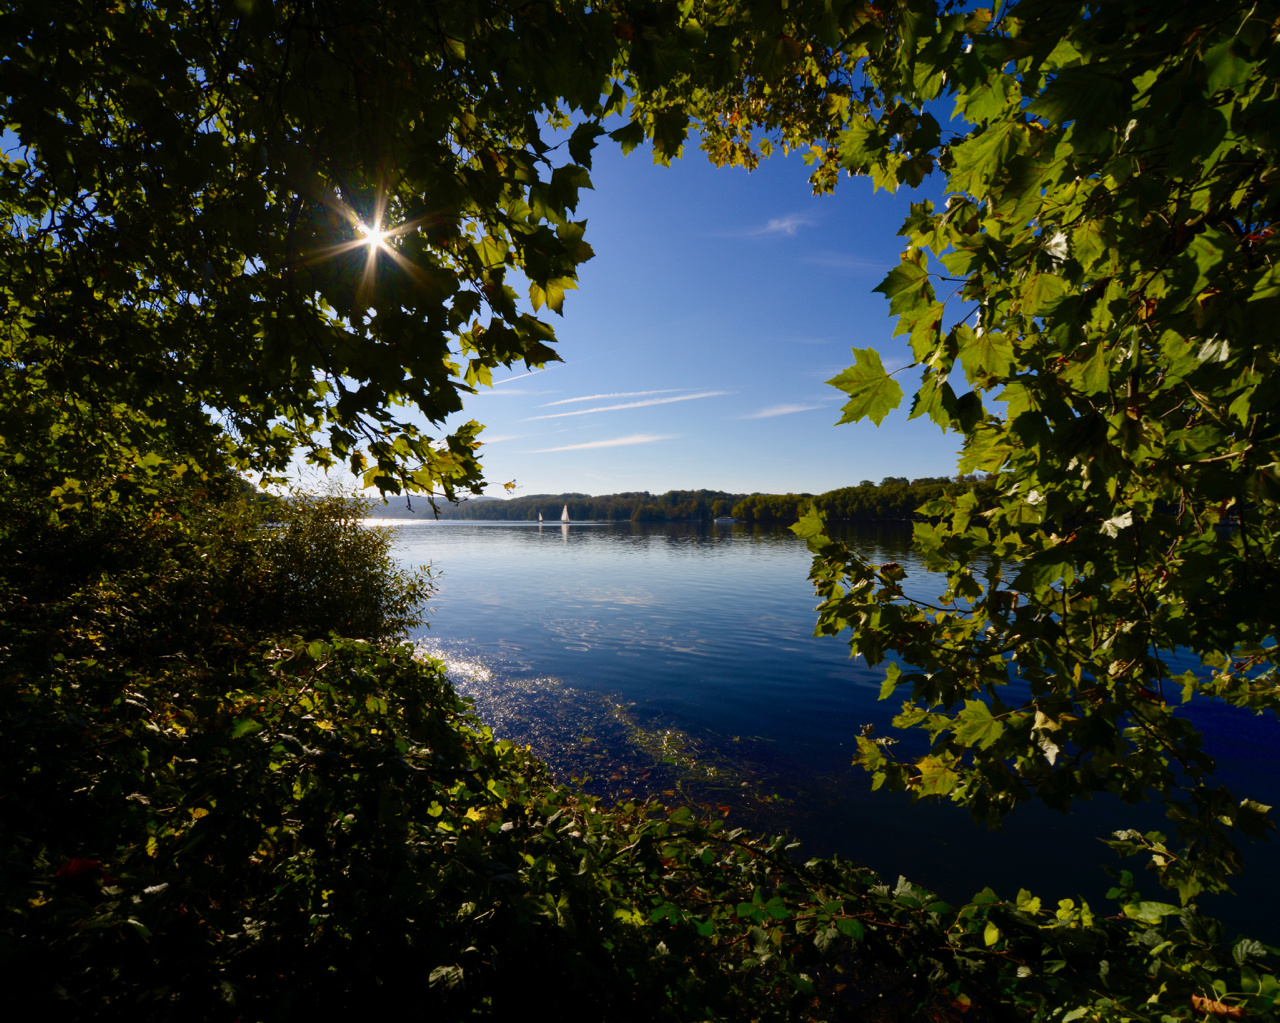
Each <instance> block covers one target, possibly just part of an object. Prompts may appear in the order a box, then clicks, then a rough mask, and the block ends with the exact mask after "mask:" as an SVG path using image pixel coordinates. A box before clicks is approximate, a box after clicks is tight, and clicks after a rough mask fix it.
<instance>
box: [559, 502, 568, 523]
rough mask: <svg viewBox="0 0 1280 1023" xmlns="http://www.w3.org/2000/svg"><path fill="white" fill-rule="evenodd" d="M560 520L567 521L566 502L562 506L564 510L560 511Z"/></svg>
mask: <svg viewBox="0 0 1280 1023" xmlns="http://www.w3.org/2000/svg"><path fill="white" fill-rule="evenodd" d="M560 521H561V522H568V521H569V506H568V505H567V504H566V505H565V506H564V511H562V512H561V513H560Z"/></svg>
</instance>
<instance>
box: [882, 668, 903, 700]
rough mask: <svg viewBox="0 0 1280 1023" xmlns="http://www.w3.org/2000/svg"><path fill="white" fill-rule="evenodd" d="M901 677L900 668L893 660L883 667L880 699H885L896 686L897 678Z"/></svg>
mask: <svg viewBox="0 0 1280 1023" xmlns="http://www.w3.org/2000/svg"><path fill="white" fill-rule="evenodd" d="M901 677H902V669H901V668H899V667H898V666H897V664H895V663H894V662H893V661H890V662H889V666H888V668H886V669H885V673H884V681H883V682H881V683H880V699H882V700H887V699H888V698H889V697H890V695H892V693H893V691H894V690H895V689H896V688H897V687H898V679H899V678H901Z"/></svg>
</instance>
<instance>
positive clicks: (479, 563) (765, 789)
mask: <svg viewBox="0 0 1280 1023" xmlns="http://www.w3.org/2000/svg"><path fill="white" fill-rule="evenodd" d="M393 528H395V529H396V531H397V543H396V553H397V556H398V557H399V558H400V559H401V560H402V562H403V563H405V564H407V565H420V564H425V563H428V562H430V563H431V564H432V566H433V568H434V570H435V571H436V572H437V580H436V581H437V585H438V591H437V593H436V596H435V598H434V599H433V600H432V602H431V605H432V607H433V609H434V610H433V613H432V614H431V615H430V616H429V619H428V621H429V627H428V628H426V629H424V630H422V631H421V632H420V634H419V636H418V637H416V638H418V639H420V640H421V641H422V642H423V643H424V645H426V646H427V647H428V648H429V649H431V650H432V652H434V653H436V654H437V656H440V657H442V658H443V659H444V660H446V662H448V664H449V666H450V677H451V678H452V679H453V681H454V683H455V685H457V686H458V688H459V689H460V690H461V691H462V692H463V693H465V694H467V695H471V696H473V697H474V698H475V699H476V706H477V709H478V710H479V712H480V713H481V714H482V716H483V717H485V719H486V720H487V721H489V722H490V723H491V724H492V725H493V727H494V731H495V733H496V734H498V735H499V736H500V737H510V738H512V739H514V740H516V741H520V742H531V743H532V744H533V745H534V748H535V750H536V751H538V752H539V753H540V754H542V755H543V756H545V757H546V758H547V759H548V760H549V762H550V763H551V764H552V765H553V767H556V768H558V769H559V770H560V772H561V773H573V774H576V775H581V774H584V773H594V772H593V770H592V769H593V767H595V768H596V769H598V770H599V772H600V775H601V777H600V778H599V779H598V781H597V789H598V790H599V789H600V786H603V789H602V790H603V791H606V792H608V793H609V794H615V795H616V794H622V793H627V792H630V793H632V794H634V795H637V796H641V795H648V794H652V790H658V791H661V786H662V785H664V784H670V783H671V781H670V778H666V779H665V780H664V778H663V776H662V775H661V774H660V772H659V773H654V774H645V772H644V770H643V768H642V767H640V766H639V765H637V764H634V763H633V764H632V765H631V766H630V768H629V767H628V766H627V764H626V763H625V762H623V763H621V765H620V764H619V762H618V760H617V757H616V755H611V756H603V755H602V754H600V753H599V752H595V753H593V752H592V750H597V751H598V750H599V749H601V748H603V747H602V746H600V745H599V743H598V742H596V743H594V744H593V741H592V739H591V737H592V736H593V735H595V734H596V733H597V732H600V733H601V734H604V733H603V732H602V731H601V730H602V729H606V730H607V726H606V725H604V724H602V720H603V719H604V718H606V717H608V713H607V711H608V709H610V708H613V707H615V706H621V707H623V708H625V709H626V715H625V720H627V721H630V722H634V723H637V724H639V725H640V726H642V728H643V729H644V730H645V731H646V733H647V734H648V735H649V736H650V737H652V736H654V735H659V736H661V735H663V734H665V733H666V732H668V731H669V732H672V733H676V734H678V735H680V736H682V737H683V738H682V740H681V741H683V742H685V743H686V744H689V748H691V749H693V750H694V751H695V752H696V759H697V760H698V761H700V762H701V764H702V765H703V766H704V767H706V765H714V766H712V767H710V768H707V769H708V770H709V771H711V772H713V773H714V772H717V771H718V772H719V773H718V774H716V779H721V780H722V783H723V785H725V786H733V787H734V793H736V794H738V795H739V796H740V797H741V798H739V799H736V800H735V799H731V798H729V796H728V795H724V793H722V796H723V798H724V799H725V801H726V805H727V806H730V807H732V808H733V809H732V810H731V811H730V812H731V814H732V815H735V816H739V819H741V816H740V815H743V814H745V816H746V817H747V818H748V819H746V820H743V822H744V823H754V824H757V825H760V826H773V827H784V828H786V829H787V830H789V831H791V832H792V833H793V834H795V835H796V836H797V837H798V838H799V839H800V840H801V841H802V843H803V849H804V850H805V851H806V852H809V853H811V854H813V855H829V854H831V853H833V852H838V853H840V854H841V855H842V856H846V857H849V858H850V859H853V860H855V861H857V862H860V863H863V864H865V865H867V866H870V867H873V868H874V869H876V870H878V871H880V872H881V873H883V874H885V875H887V876H890V877H896V876H897V875H898V874H904V875H906V876H907V877H909V878H910V879H912V880H914V881H916V882H918V883H922V884H925V885H928V886H930V887H932V888H934V889H935V890H937V891H939V892H940V893H941V894H943V895H944V896H946V897H950V898H964V897H967V896H969V895H971V894H972V893H973V892H975V891H977V890H979V889H981V888H982V887H983V886H985V885H988V884H990V885H993V886H994V887H995V888H996V889H997V890H998V891H999V892H1000V893H1001V894H1003V895H1012V894H1014V893H1016V891H1017V890H1018V888H1020V887H1024V888H1028V889H1031V890H1033V891H1035V892H1037V893H1038V894H1042V895H1044V896H1052V897H1054V898H1059V897H1065V896H1076V895H1083V896H1084V897H1086V898H1088V899H1090V901H1095V900H1096V901H1097V902H1102V901H1104V900H1103V893H1104V892H1105V891H1106V889H1107V887H1108V886H1109V883H1110V882H1109V879H1108V878H1107V877H1106V875H1105V874H1104V873H1103V872H1102V870H1101V868H1100V866H1099V864H1106V863H1110V862H1112V861H1111V859H1110V856H1111V854H1110V853H1109V852H1108V851H1107V850H1105V849H1103V848H1102V847H1100V846H1099V844H1098V837H1099V836H1105V835H1106V834H1107V833H1108V832H1110V831H1113V830H1115V829H1116V828H1120V827H1139V828H1141V829H1143V830H1148V829H1151V828H1162V829H1163V826H1164V824H1165V823H1166V822H1165V821H1164V820H1163V818H1162V816H1161V815H1160V814H1159V812H1158V811H1156V810H1154V809H1153V808H1152V807H1125V806H1123V805H1121V804H1119V803H1118V802H1115V801H1113V800H1108V799H1103V798H1099V799H1095V800H1093V801H1092V802H1091V803H1088V804H1081V809H1080V811H1078V812H1076V813H1073V814H1072V815H1071V816H1070V817H1067V816H1063V815H1061V814H1058V813H1055V812H1053V811H1049V810H1047V809H1045V808H1043V807H1040V806H1031V807H1027V808H1024V809H1020V810H1019V811H1018V812H1017V814H1016V815H1015V816H1014V817H1013V818H1011V819H1010V820H1009V822H1008V823H1007V824H1006V826H1005V828H1004V830H1003V831H1001V832H998V833H991V832H987V831H985V830H984V829H981V828H979V827H977V826H975V825H974V824H972V823H971V822H970V819H969V817H968V814H967V813H966V812H965V811H963V810H961V809H958V808H956V807H953V806H951V805H950V804H936V803H917V804H912V803H911V802H910V801H909V800H908V799H907V798H906V797H905V796H902V795H896V794H891V793H873V792H870V791H869V776H867V775H866V774H865V773H864V772H862V771H861V769H855V768H852V767H851V766H850V759H851V757H852V751H853V748H854V736H856V735H857V734H858V732H859V730H860V729H861V728H862V726H863V725H865V724H868V723H870V724H874V725H875V726H876V728H877V731H879V732H880V733H881V734H884V733H885V732H888V731H890V729H889V727H888V725H889V719H890V718H891V717H892V716H893V714H894V713H895V712H896V710H897V709H898V704H897V702H895V701H893V700H890V701H886V702H880V701H879V700H878V699H877V697H878V693H879V688H880V681H881V678H882V677H883V676H882V671H881V669H880V668H868V667H867V665H866V664H865V662H863V661H861V660H851V659H850V658H849V656H848V647H847V646H846V645H845V644H844V643H842V642H841V641H839V640H834V639H817V638H814V637H813V635H812V632H813V626H814V621H815V615H814V612H813V607H814V604H815V603H816V599H815V597H814V595H813V590H812V587H811V585H810V583H809V581H808V578H807V576H808V567H809V554H808V552H807V551H806V550H805V547H804V544H803V542H801V541H800V540H798V539H797V538H796V537H794V536H793V535H792V534H791V533H790V532H788V531H785V530H763V529H758V528H752V527H748V526H743V525H741V524H735V525H721V526H713V525H701V524H694V523H688V524H686V523H660V524H644V525H641V524H632V523H619V524H612V523H610V524H604V523H601V524H595V523H573V524H571V525H569V526H568V527H567V528H566V527H562V526H561V525H560V524H559V523H554V524H547V525H545V526H539V525H538V524H537V523H502V522H493V523H490V522H458V521H448V522H409V523H404V524H396V525H394V527H393ZM849 538H850V539H852V540H853V541H854V542H855V544H856V545H857V548H858V549H859V550H860V551H861V553H862V554H863V555H864V556H866V557H869V558H870V559H871V560H873V561H880V562H884V561H898V562H901V563H902V564H904V565H905V566H906V567H907V568H908V569H909V570H912V569H914V572H913V575H914V576H916V577H923V576H925V573H924V572H923V571H922V570H921V569H920V568H919V566H918V563H916V562H915V559H914V558H913V556H912V554H911V551H910V547H909V540H910V532H909V529H908V528H907V527H905V526H903V527H899V526H896V525H893V526H888V527H883V528H868V527H862V528H861V529H860V530H859V531H857V532H856V533H851V534H849ZM917 585H919V587H920V590H919V594H918V595H920V596H927V597H932V596H934V595H936V594H935V592H934V590H935V588H934V587H932V586H930V585H929V583H928V580H927V579H924V578H922V579H921V580H920V582H919V583H918V584H917ZM1196 720H1197V723H1198V724H1200V726H1201V727H1202V728H1203V729H1204V730H1205V731H1206V734H1207V735H1208V739H1209V741H1208V748H1209V751H1210V752H1211V754H1212V755H1214V756H1215V757H1216V758H1217V759H1218V762H1219V765H1220V772H1221V774H1222V776H1223V780H1224V781H1225V782H1227V783H1228V784H1230V785H1231V786H1232V788H1233V791H1237V792H1238V793H1240V794H1242V795H1243V794H1245V793H1246V792H1247V794H1248V795H1250V796H1252V797H1253V798H1256V799H1259V800H1261V801H1263V802H1264V803H1269V804H1272V805H1275V804H1276V803H1277V802H1280V769H1278V766H1277V760H1278V758H1277V756H1276V749H1277V747H1276V739H1277V734H1278V730H1277V726H1276V722H1275V721H1274V720H1272V719H1264V718H1256V717H1253V716H1251V715H1246V714H1241V713H1237V712H1235V711H1234V710H1232V709H1229V708H1227V709H1224V708H1206V709H1205V710H1202V711H1198V712H1197V714H1196ZM619 727H620V726H618V725H617V724H616V723H615V725H614V731H615V732H616V731H617V730H618V728H619ZM624 730H625V729H624ZM909 741H913V740H909ZM908 748H909V747H908ZM592 757H594V758H595V759H594V760H593V759H592ZM740 779H748V780H749V781H748V786H747V788H749V789H750V790H751V791H759V792H762V793H765V794H766V798H765V799H764V801H763V802H759V801H756V802H754V803H752V804H751V805H748V803H750V802H751V801H749V800H748V801H747V803H744V802H743V800H744V799H745V792H739V791H738V789H739V787H741V786H742V781H741V780H740ZM708 784H709V785H710V788H705V787H704V790H702V791H701V793H700V794H701V795H702V796H704V797H707V796H708V794H709V796H710V801H712V802H715V801H716V799H717V797H716V795H715V788H714V786H715V781H714V780H713V781H712V782H710V783H708ZM727 791H728V789H725V792H727ZM772 793H776V794H777V796H778V798H777V799H769V798H768V795H769V794H772ZM753 814H754V815H755V817H756V818H758V819H750V818H751V817H752V815H753ZM1166 830H1167V829H1166ZM1246 856H1247V861H1248V865H1249V873H1248V874H1247V875H1246V877H1245V879H1244V880H1243V881H1242V882H1241V884H1240V885H1238V886H1237V890H1238V891H1239V892H1240V893H1241V895H1242V896H1244V898H1241V899H1239V900H1235V899H1230V900H1225V901H1222V902H1218V903H1216V904H1214V905H1212V906H1211V907H1207V908H1211V909H1212V910H1213V911H1215V912H1218V913H1219V914H1220V915H1222V916H1223V917H1224V918H1226V919H1228V921H1229V922H1231V923H1235V924H1236V925H1237V926H1241V927H1249V928H1251V929H1252V930H1253V931H1254V932H1255V933H1257V934H1258V936H1259V937H1262V938H1264V940H1265V938H1266V934H1265V933H1263V930H1260V928H1262V929H1270V927H1271V925H1270V923H1269V922H1267V921H1268V917H1269V916H1270V915H1271V914H1272V913H1273V912H1274V911H1275V910H1276V908H1277V899H1276V895H1275V891H1274V888H1275V885H1274V883H1273V879H1274V877H1275V872H1276V868H1277V867H1280V857H1278V856H1277V855H1276V851H1275V847H1274V844H1271V843H1268V844H1265V845H1255V846H1253V847H1251V848H1249V849H1248V850H1247V852H1246ZM1153 887H1154V886H1153ZM1152 894H1156V893H1154V892H1153V893H1152ZM1157 897H1159V896H1158V895H1157Z"/></svg>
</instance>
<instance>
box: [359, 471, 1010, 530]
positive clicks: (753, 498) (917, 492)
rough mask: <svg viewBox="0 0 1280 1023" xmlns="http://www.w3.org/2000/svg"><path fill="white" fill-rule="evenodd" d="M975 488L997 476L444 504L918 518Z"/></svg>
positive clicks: (442, 513)
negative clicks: (813, 511)
mask: <svg viewBox="0 0 1280 1023" xmlns="http://www.w3.org/2000/svg"><path fill="white" fill-rule="evenodd" d="M970 491H972V492H973V493H974V495H975V496H976V497H977V499H978V500H979V501H988V500H990V498H991V497H992V495H993V494H994V483H993V482H992V481H988V480H980V479H979V478H978V477H977V476H960V477H957V478H955V479H950V478H948V477H945V476H943V477H928V478H924V479H915V480H908V479H906V478H905V477H900V476H889V477H886V478H885V479H883V480H881V481H880V483H879V484H876V483H872V482H871V481H870V480H863V481H862V482H861V483H859V484H858V485H857V486H856V487H841V488H840V489H839V490H829V491H827V492H826V493H825V494H816V495H815V494H729V493H725V492H724V491H719V490H669V491H667V492H666V493H665V494H650V493H649V492H648V491H644V492H640V493H622V494H602V495H600V496H598V497H593V496H591V495H590V494H533V495H531V496H529V497H513V498H508V499H505V500H503V499H491V500H490V499H486V500H479V501H475V500H473V501H463V502H461V503H459V504H452V505H444V506H442V507H441V508H440V509H439V517H440V518H442V519H480V520H488V521H509V522H522V521H534V520H536V519H537V518H538V516H539V515H540V514H541V515H542V516H543V518H544V520H546V521H548V522H550V521H552V520H553V519H556V520H558V519H559V518H560V514H561V512H562V511H563V510H564V509H565V508H566V507H567V508H568V509H569V517H570V518H571V519H573V520H574V521H579V522H580V521H583V520H590V521H595V522H623V521H631V522H664V521H666V520H668V519H670V520H675V521H706V520H709V519H714V518H718V517H720V516H723V515H731V516H732V517H733V518H735V519H740V520H742V521H744V522H758V523H761V524H769V525H773V524H781V525H786V526H789V525H792V524H793V523H795V522H797V521H799V519H800V517H801V516H802V515H804V513H805V512H807V511H808V510H809V509H810V507H811V506H814V505H816V506H817V508H818V510H819V511H822V512H824V513H825V514H826V515H827V517H828V518H830V519H832V520H833V521H844V522H892V521H898V522H911V521H915V520H919V519H923V518H925V517H927V516H924V515H922V514H921V513H920V510H919V509H920V508H921V506H923V505H925V504H927V503H928V502H930V501H934V500H936V499H937V498H939V497H943V496H958V495H960V494H964V493H968V492H970ZM372 514H373V516H374V517H375V518H409V517H412V518H429V517H431V516H432V510H431V507H430V505H428V504H427V503H426V502H421V503H419V504H418V506H417V508H416V510H409V509H408V508H406V507H405V505H404V504H403V503H399V502H393V503H390V504H386V505H376V506H375V507H374V509H373V512H372Z"/></svg>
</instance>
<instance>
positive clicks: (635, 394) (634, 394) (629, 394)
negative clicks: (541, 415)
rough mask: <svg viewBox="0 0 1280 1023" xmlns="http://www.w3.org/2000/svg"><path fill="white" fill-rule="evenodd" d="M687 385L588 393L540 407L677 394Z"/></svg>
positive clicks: (685, 389)
mask: <svg viewBox="0 0 1280 1023" xmlns="http://www.w3.org/2000/svg"><path fill="white" fill-rule="evenodd" d="M687 390H689V388H687V387H668V388H666V389H665V390H661V391H617V392H615V393H614V394H588V395H587V396H586V397H584V398H562V399H560V401H549V402H547V403H546V404H545V405H539V406H538V407H539V408H551V407H552V406H553V405H572V404H574V403H575V402H579V401H603V400H604V399H605V398H639V397H642V396H643V395H646V394H675V393H676V392H677V391H687Z"/></svg>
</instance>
